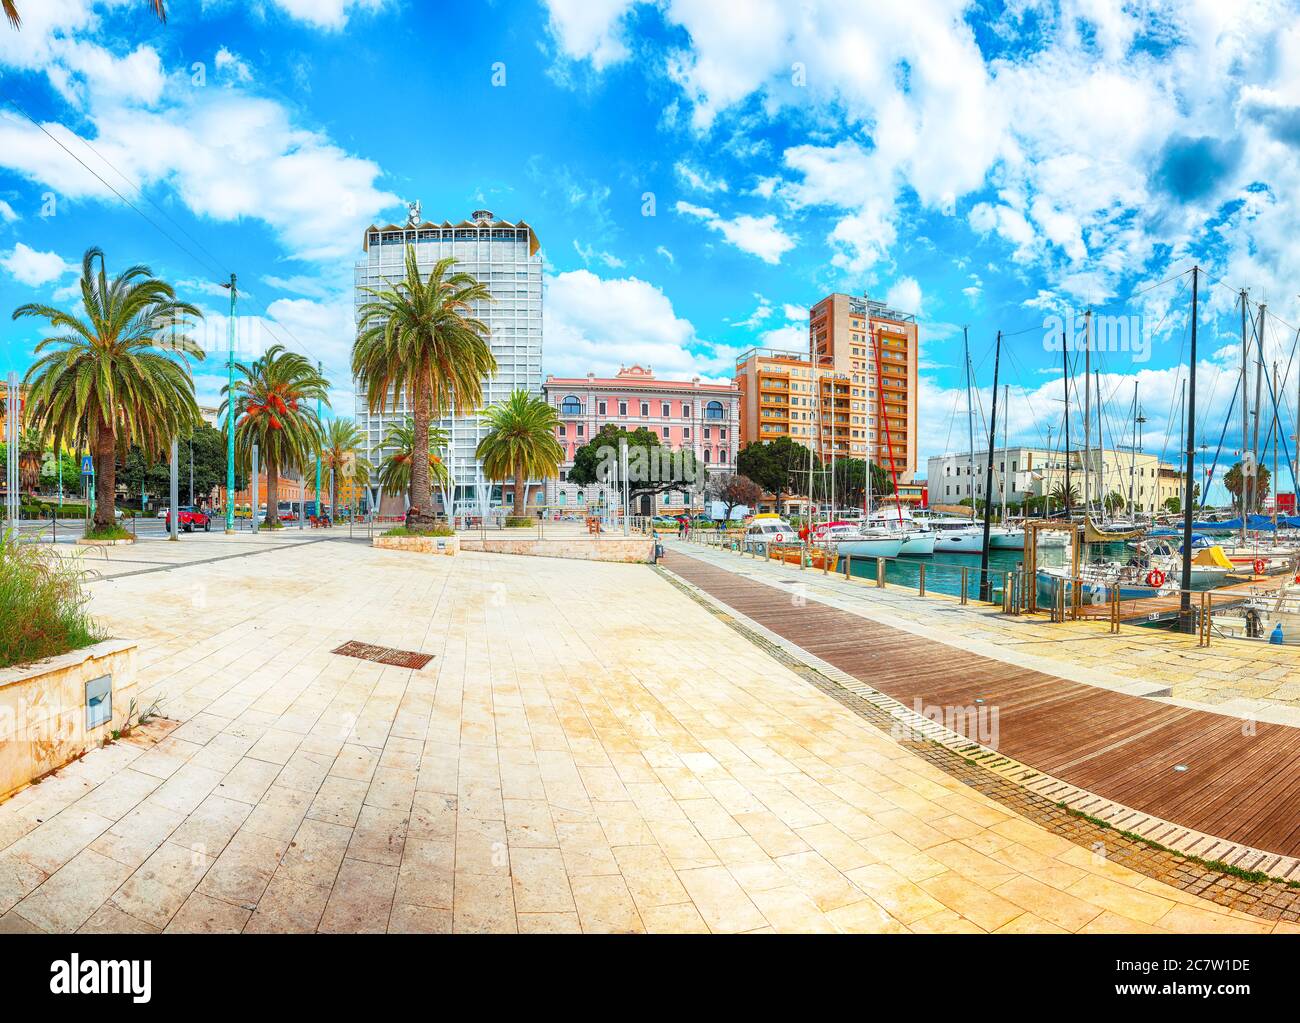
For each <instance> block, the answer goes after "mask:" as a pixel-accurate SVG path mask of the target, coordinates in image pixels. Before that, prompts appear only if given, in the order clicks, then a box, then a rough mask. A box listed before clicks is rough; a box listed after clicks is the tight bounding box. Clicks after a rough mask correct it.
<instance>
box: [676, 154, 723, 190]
mask: <svg viewBox="0 0 1300 1023" xmlns="http://www.w3.org/2000/svg"><path fill="white" fill-rule="evenodd" d="M676 170H677V174H678V176H679V177H680V178H681V179H682V180H683V181H685V182H686V184H688V185H689V186H690V187H691V188H693V189H695V191H697V192H704V193H706V194H707V193H712V192H728V191H730V190H731V186H730V185H728V184H727V182H726V180H725V179H723V178H720V177H715V176H714V175H712V174H710V173H709V172H708V171H707V170H702V169H697V168H695V167H692V166H691V165H690V164H688V163H687V162H686V161H685V160H681V161H678V163H677V168H676Z"/></svg>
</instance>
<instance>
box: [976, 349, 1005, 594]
mask: <svg viewBox="0 0 1300 1023" xmlns="http://www.w3.org/2000/svg"><path fill="white" fill-rule="evenodd" d="M1001 362H1002V331H1000V330H999V331H998V341H997V347H996V348H995V349H994V350H993V400H992V403H991V405H990V407H989V462H988V465H987V466H986V467H985V471H984V543H983V545H982V546H981V547H980V600H982V601H984V602H985V603H988V602H989V601H990V600H991V599H992V596H993V585H992V581H991V580H990V579H989V530H990V528H991V525H992V523H991V521H990V516H991V515H992V512H993V501H992V497H993V495H992V493H991V491H992V489H993V445H994V444H996V443H997V434H998V366H999V364H1000V363H1001Z"/></svg>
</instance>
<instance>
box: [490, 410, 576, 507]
mask: <svg viewBox="0 0 1300 1023" xmlns="http://www.w3.org/2000/svg"><path fill="white" fill-rule="evenodd" d="M483 420H484V422H485V423H486V425H487V427H488V432H487V435H486V436H485V437H484V438H483V439H482V440H481V441H479V442H478V448H477V449H476V450H475V452H474V457H475V458H479V459H482V461H483V474H484V475H485V476H487V478H488V479H490V480H492V481H493V482H494V483H504V482H505V481H506V480H508V479H513V480H514V481H515V503H514V512H515V514H516V515H523V514H525V513H526V512H527V511H528V509H527V507H526V504H527V497H528V481H529V480H530V479H533V478H537V479H541V480H546V479H548V478H549V477H551V476H554V475H555V473H556V470H557V469H558V468H559V465H560V463H561V462H563V461H564V449H563V448H562V447H560V442H559V441H558V440H556V439H555V434H556V430H557V428H558V427H559V425H560V417H559V416H558V415H557V414H556V411H555V409H554V407H552V406H551V405H550V404H549V403H548V402H546V401H543V400H542V399H541V398H534V397H533V396H532V395H530V394H529V393H528V392H527V391H524V390H518V391H514V392H512V393H511V395H510V397H509V398H507V399H506V400H505V401H503V402H500V403H499V404H496V405H491V406H489V407H488V408H487V410H486V411H485V412H484V414H483Z"/></svg>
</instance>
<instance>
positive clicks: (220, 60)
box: [212, 46, 253, 82]
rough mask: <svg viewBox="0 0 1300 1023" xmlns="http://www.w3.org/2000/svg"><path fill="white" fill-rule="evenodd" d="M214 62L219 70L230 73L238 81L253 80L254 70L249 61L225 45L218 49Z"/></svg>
mask: <svg viewBox="0 0 1300 1023" xmlns="http://www.w3.org/2000/svg"><path fill="white" fill-rule="evenodd" d="M212 62H213V64H214V65H215V66H216V69H217V70H218V71H220V72H222V73H223V74H226V75H229V76H230V77H231V78H233V79H234V80H235V81H237V82H251V81H252V80H253V71H252V69H251V68H250V67H249V66H248V63H247V62H246V61H245V60H244V59H243V58H242V57H240V56H239V54H237V53H233V52H232V51H230V50H228V49H227V48H226V47H224V46H223V47H221V49H219V50H218V51H217V55H216V57H214V58H213V61H212Z"/></svg>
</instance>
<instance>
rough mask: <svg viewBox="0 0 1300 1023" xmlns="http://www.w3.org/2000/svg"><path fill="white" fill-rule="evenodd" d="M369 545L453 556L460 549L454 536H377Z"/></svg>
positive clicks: (389, 549) (390, 549) (458, 542)
mask: <svg viewBox="0 0 1300 1023" xmlns="http://www.w3.org/2000/svg"><path fill="white" fill-rule="evenodd" d="M370 546H371V547H379V548H382V549H383V550H386V551H416V552H417V553H420V554H441V555H444V556H449V557H454V556H455V555H456V552H457V551H459V550H460V539H459V538H458V537H454V536H377V537H375V538H374V539H373V540H371V541H370Z"/></svg>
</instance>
